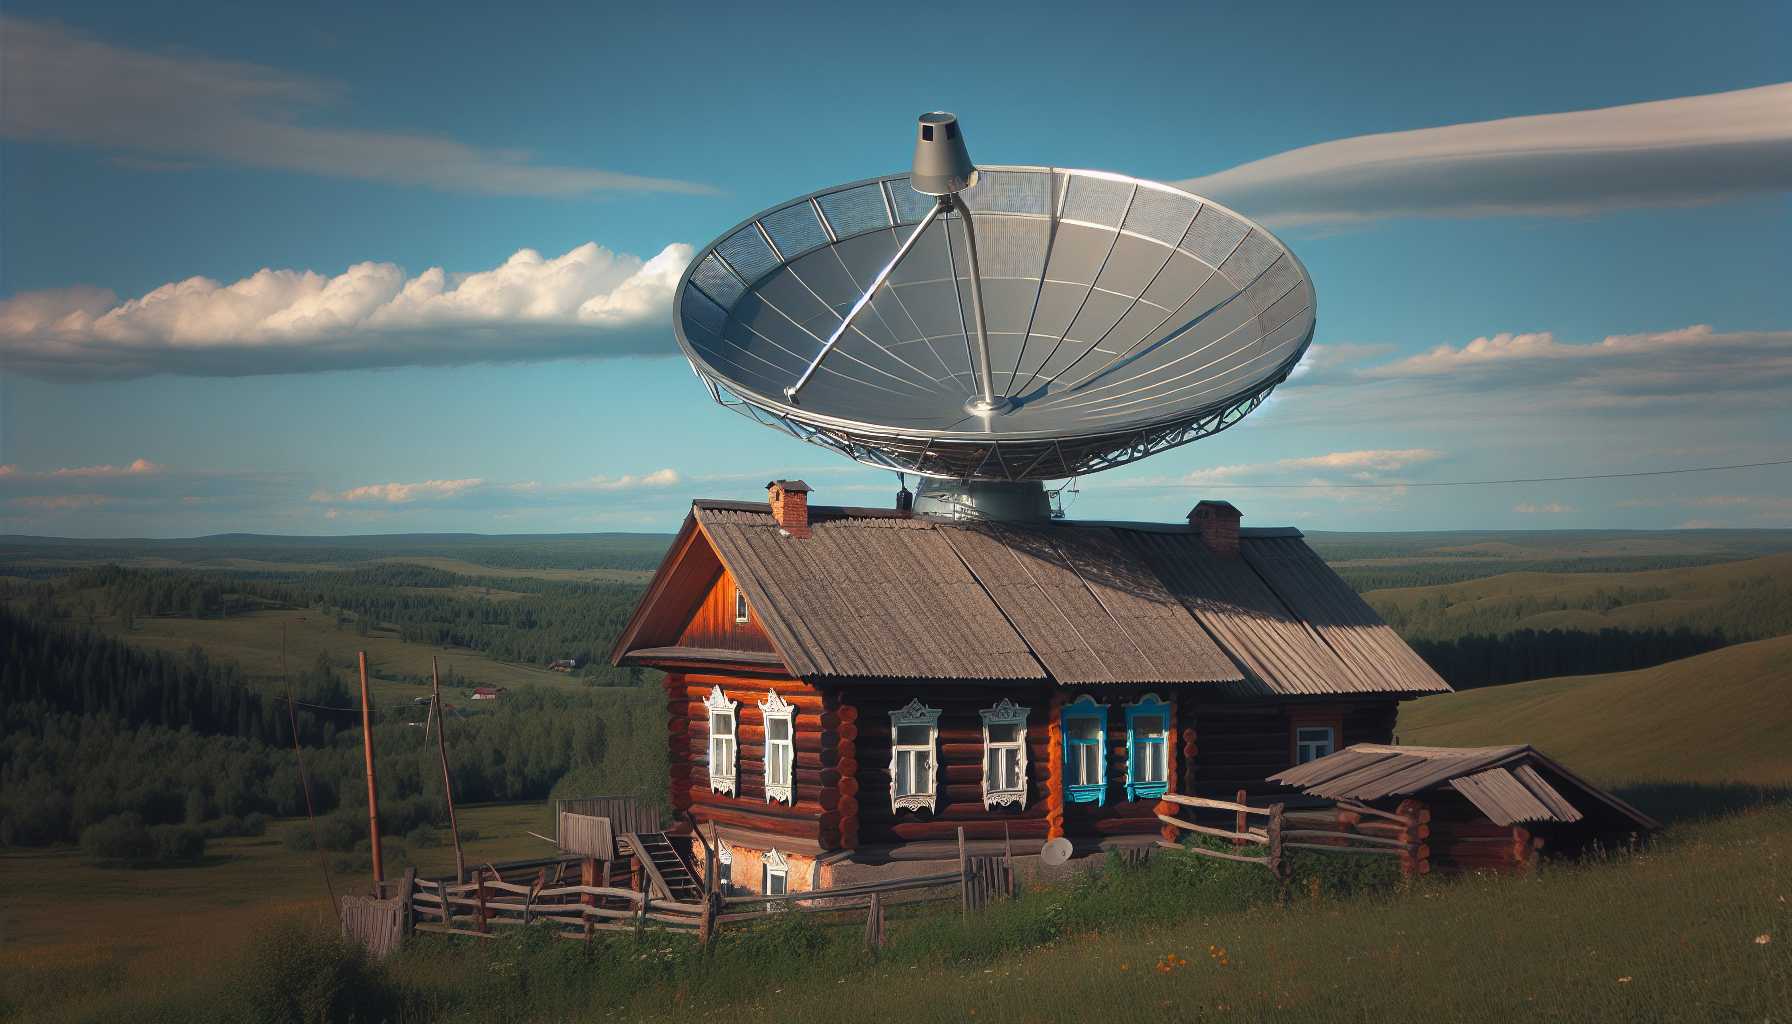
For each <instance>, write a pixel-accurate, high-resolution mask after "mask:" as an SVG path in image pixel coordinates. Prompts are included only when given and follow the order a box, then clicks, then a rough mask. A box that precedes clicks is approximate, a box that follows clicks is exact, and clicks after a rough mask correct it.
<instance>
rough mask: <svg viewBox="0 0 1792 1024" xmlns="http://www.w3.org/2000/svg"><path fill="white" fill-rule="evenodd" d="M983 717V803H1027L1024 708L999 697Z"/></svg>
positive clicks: (982, 712)
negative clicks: (999, 699)
mask: <svg viewBox="0 0 1792 1024" xmlns="http://www.w3.org/2000/svg"><path fill="white" fill-rule="evenodd" d="M978 714H980V715H982V716H983V806H984V807H996V806H999V805H1001V804H1013V805H1015V806H1016V807H1025V806H1026V804H1027V709H1026V708H1023V707H1016V706H1015V704H1014V702H1013V701H1011V700H1009V699H1007V698H1006V697H1004V698H1002V700H1001V701H999V702H998V703H997V704H996V706H995V707H993V708H985V709H984V710H982V711H980V712H978Z"/></svg>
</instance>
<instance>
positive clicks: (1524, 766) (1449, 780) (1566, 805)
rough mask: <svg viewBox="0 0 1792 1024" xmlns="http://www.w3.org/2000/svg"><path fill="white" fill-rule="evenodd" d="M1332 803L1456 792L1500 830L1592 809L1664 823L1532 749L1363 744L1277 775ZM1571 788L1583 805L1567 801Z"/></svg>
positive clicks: (1644, 823)
mask: <svg viewBox="0 0 1792 1024" xmlns="http://www.w3.org/2000/svg"><path fill="white" fill-rule="evenodd" d="M1270 781H1271V782H1279V783H1281V784H1283V785H1285V786H1293V787H1295V788H1296V789H1299V790H1301V791H1303V792H1306V793H1310V794H1312V795H1313V796H1320V797H1325V798H1326V799H1329V800H1355V801H1358V802H1361V803H1370V802H1373V801H1376V800H1384V799H1390V798H1394V797H1406V796H1417V795H1418V794H1420V793H1423V792H1425V791H1426V790H1429V789H1435V788H1439V787H1448V788H1450V789H1454V790H1455V791H1456V792H1458V793H1460V794H1462V795H1463V796H1464V797H1466V798H1467V799H1468V801H1469V802H1470V803H1472V804H1474V805H1475V807H1476V808H1477V809H1479V810H1480V811H1481V813H1482V814H1485V815H1486V816H1487V818H1488V820H1489V821H1492V822H1493V823H1494V824H1496V825H1515V824H1519V823H1521V822H1544V821H1553V822H1576V821H1580V820H1581V819H1582V818H1584V817H1586V814H1587V812H1588V811H1591V810H1595V809H1602V810H1603V811H1604V813H1607V814H1612V813H1615V814H1618V815H1620V816H1622V817H1625V818H1628V819H1630V820H1631V821H1632V822H1634V823H1635V824H1636V825H1638V826H1640V827H1642V828H1644V829H1658V828H1660V827H1661V826H1660V824H1658V823H1657V822H1655V821H1654V820H1653V819H1652V818H1650V817H1648V816H1647V815H1645V814H1643V813H1642V812H1641V811H1638V810H1637V809H1636V808H1634V807H1632V806H1630V805H1629V804H1627V803H1625V802H1624V801H1622V800H1619V799H1618V798H1617V797H1615V796H1612V795H1611V794H1610V793H1607V792H1605V791H1604V790H1601V789H1599V788H1597V787H1595V786H1593V785H1591V784H1589V783H1587V782H1586V781H1584V780H1582V779H1581V778H1580V777H1579V776H1577V775H1575V774H1574V773H1572V772H1570V771H1569V770H1568V769H1566V768H1564V767H1562V765H1560V764H1558V763H1557V762H1555V761H1553V760H1551V759H1550V758H1548V757H1546V756H1544V755H1543V754H1542V753H1540V752H1538V751H1537V750H1536V749H1535V748H1533V747H1530V746H1526V745H1522V744H1519V745H1512V746H1503V747H1400V746H1387V745H1384V744H1379V743H1358V744H1355V745H1353V746H1349V747H1345V748H1344V749H1343V750H1340V751H1338V752H1336V753H1334V754H1328V755H1326V756H1325V757H1321V758H1317V759H1315V760H1312V761H1308V762H1307V763H1306V764H1302V765H1296V766H1294V767H1293V768H1290V769H1288V770H1287V771H1284V772H1278V773H1277V774H1275V775H1272V776H1270ZM1564 789H1566V790H1568V792H1570V793H1573V794H1574V795H1575V796H1576V797H1578V798H1579V801H1580V802H1579V803H1578V804H1577V803H1576V802H1575V801H1574V800H1572V799H1570V798H1569V797H1568V796H1566V795H1564V794H1563V792H1562V790H1564Z"/></svg>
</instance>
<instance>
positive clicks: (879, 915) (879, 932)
mask: <svg viewBox="0 0 1792 1024" xmlns="http://www.w3.org/2000/svg"><path fill="white" fill-rule="evenodd" d="M865 946H866V947H867V948H868V949H870V950H871V952H872V955H874V956H875V955H876V954H878V953H880V952H882V951H883V948H884V900H883V897H882V896H880V895H879V894H877V893H875V892H874V893H872V894H871V907H870V909H869V911H868V912H867V913H866V915H865Z"/></svg>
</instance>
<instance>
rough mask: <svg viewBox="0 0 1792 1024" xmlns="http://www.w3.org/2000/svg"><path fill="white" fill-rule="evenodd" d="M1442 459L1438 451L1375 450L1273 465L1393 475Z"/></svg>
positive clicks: (1432, 449) (1413, 449)
mask: <svg viewBox="0 0 1792 1024" xmlns="http://www.w3.org/2000/svg"><path fill="white" fill-rule="evenodd" d="M1443 457H1444V453H1443V452H1440V451H1438V450H1436V449H1435V448H1398V449H1393V448H1373V449H1365V450H1362V451H1354V452H1331V453H1330V454H1327V455H1309V456H1306V457H1304V458H1298V459H1282V460H1280V461H1278V462H1276V463H1274V465H1275V466H1276V468H1278V469H1334V470H1346V469H1348V470H1359V471H1362V470H1375V471H1379V472H1393V471H1394V470H1399V469H1405V468H1406V467H1408V466H1412V465H1416V464H1418V463H1421V462H1432V461H1435V460H1437V459H1441V458H1443Z"/></svg>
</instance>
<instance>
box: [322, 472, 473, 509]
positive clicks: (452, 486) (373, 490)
mask: <svg viewBox="0 0 1792 1024" xmlns="http://www.w3.org/2000/svg"><path fill="white" fill-rule="evenodd" d="M483 486H485V481H484V480H480V479H477V478H474V479H467V480H424V481H421V482H419V483H414V484H400V483H390V484H367V485H366V486H363V487H350V488H349V489H348V490H346V491H343V492H341V493H340V494H330V493H328V492H320V493H317V494H313V495H312V496H311V500H312V501H344V502H355V501H374V502H385V503H386V504H388V505H405V504H409V503H410V502H413V501H417V500H419V499H423V498H453V497H457V496H459V495H462V494H465V493H467V492H468V491H471V490H474V489H475V488H479V487H483Z"/></svg>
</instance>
